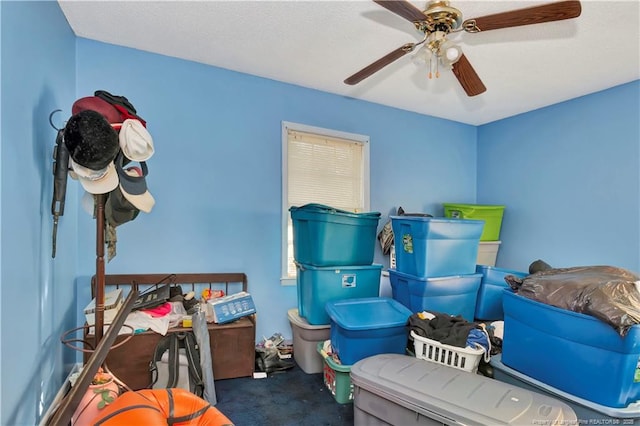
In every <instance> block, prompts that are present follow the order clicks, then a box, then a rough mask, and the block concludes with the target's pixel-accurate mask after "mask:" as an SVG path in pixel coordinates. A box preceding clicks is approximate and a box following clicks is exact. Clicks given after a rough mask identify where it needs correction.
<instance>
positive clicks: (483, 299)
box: [475, 265, 529, 321]
mask: <svg viewBox="0 0 640 426" xmlns="http://www.w3.org/2000/svg"><path fill="white" fill-rule="evenodd" d="M476 273H478V274H482V281H481V282H480V290H478V300H477V301H476V313H475V317H476V319H479V320H485V321H488V320H493V321H501V320H503V319H504V311H503V310H502V292H503V290H504V289H509V288H510V287H509V284H507V282H506V281H505V280H504V277H506V276H507V275H514V276H516V277H520V278H524V277H526V276H527V275H529V274H528V273H526V272H520V271H513V270H511V269H502V268H496V267H493V266H486V265H478V266H477V267H476Z"/></svg>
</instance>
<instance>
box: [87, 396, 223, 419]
mask: <svg viewBox="0 0 640 426" xmlns="http://www.w3.org/2000/svg"><path fill="white" fill-rule="evenodd" d="M92 424H94V425H95V426H98V425H104V426H132V425H145V426H155V425H163V426H166V425H173V426H205V425H206V426H233V423H232V422H231V420H229V419H228V418H227V417H226V416H225V415H224V414H222V413H221V412H220V411H219V410H218V409H217V408H215V407H212V406H211V405H210V404H209V403H208V402H207V401H205V400H204V399H202V398H200V397H198V396H197V395H195V394H193V393H191V392H189V391H188V390H186V389H182V388H172V389H142V390H139V391H135V392H133V391H129V392H125V393H123V394H122V395H120V396H119V397H118V398H117V399H116V400H115V401H114V402H112V403H111V404H109V405H108V406H106V407H105V408H104V409H103V410H101V412H100V415H99V416H98V417H96V418H95V419H94V420H93V423H92Z"/></svg>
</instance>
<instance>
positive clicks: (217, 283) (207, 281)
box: [91, 272, 247, 297]
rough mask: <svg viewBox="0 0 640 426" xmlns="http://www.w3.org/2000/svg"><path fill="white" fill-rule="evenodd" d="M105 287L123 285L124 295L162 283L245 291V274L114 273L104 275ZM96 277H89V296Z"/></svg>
mask: <svg viewBox="0 0 640 426" xmlns="http://www.w3.org/2000/svg"><path fill="white" fill-rule="evenodd" d="M104 278H105V287H107V286H110V287H115V288H120V287H123V292H124V294H125V295H126V294H127V293H128V291H129V289H134V290H137V291H142V290H146V289H147V288H149V287H154V286H158V285H162V284H171V285H180V286H181V287H182V291H184V292H188V291H195V292H196V294H197V293H198V291H201V290H202V289H204V288H209V289H212V290H223V291H224V292H225V294H233V293H237V292H240V291H247V275H246V274H245V273H243V272H228V273H185V274H183V273H175V274H172V273H168V274H115V275H105V277H104ZM96 281H97V277H96V276H95V275H94V276H93V277H92V278H91V297H95V295H96Z"/></svg>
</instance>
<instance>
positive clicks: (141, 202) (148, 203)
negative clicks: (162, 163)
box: [115, 153, 156, 213]
mask: <svg viewBox="0 0 640 426" xmlns="http://www.w3.org/2000/svg"><path fill="white" fill-rule="evenodd" d="M123 160H124V158H123V155H122V153H120V154H118V156H117V157H116V161H115V163H116V170H117V173H118V176H119V178H120V191H121V192H122V195H124V198H126V199H127V200H128V201H129V202H130V203H131V204H133V206H134V207H136V208H137V209H139V210H141V211H143V212H145V213H149V212H150V211H151V209H152V208H153V206H154V205H155V203H156V201H155V199H154V198H153V196H152V195H151V194H150V193H149V191H148V190H147V182H146V180H145V177H146V176H147V174H148V173H149V170H148V169H147V163H145V162H144V161H141V162H140V167H141V169H140V168H138V167H128V168H127V169H126V170H124V169H123V168H122V163H123Z"/></svg>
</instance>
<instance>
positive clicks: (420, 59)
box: [411, 45, 433, 66]
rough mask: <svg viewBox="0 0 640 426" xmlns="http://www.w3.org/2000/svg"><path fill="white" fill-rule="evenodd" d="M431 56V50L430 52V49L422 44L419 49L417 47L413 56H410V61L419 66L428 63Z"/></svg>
mask: <svg viewBox="0 0 640 426" xmlns="http://www.w3.org/2000/svg"><path fill="white" fill-rule="evenodd" d="M432 56H433V52H431V50H430V49H429V48H428V47H427V46H425V45H422V47H420V49H418V50H417V51H416V53H414V54H413V56H412V57H411V61H412V62H413V63H414V64H415V65H418V66H421V65H424V64H427V63H429V61H431V57H432Z"/></svg>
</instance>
